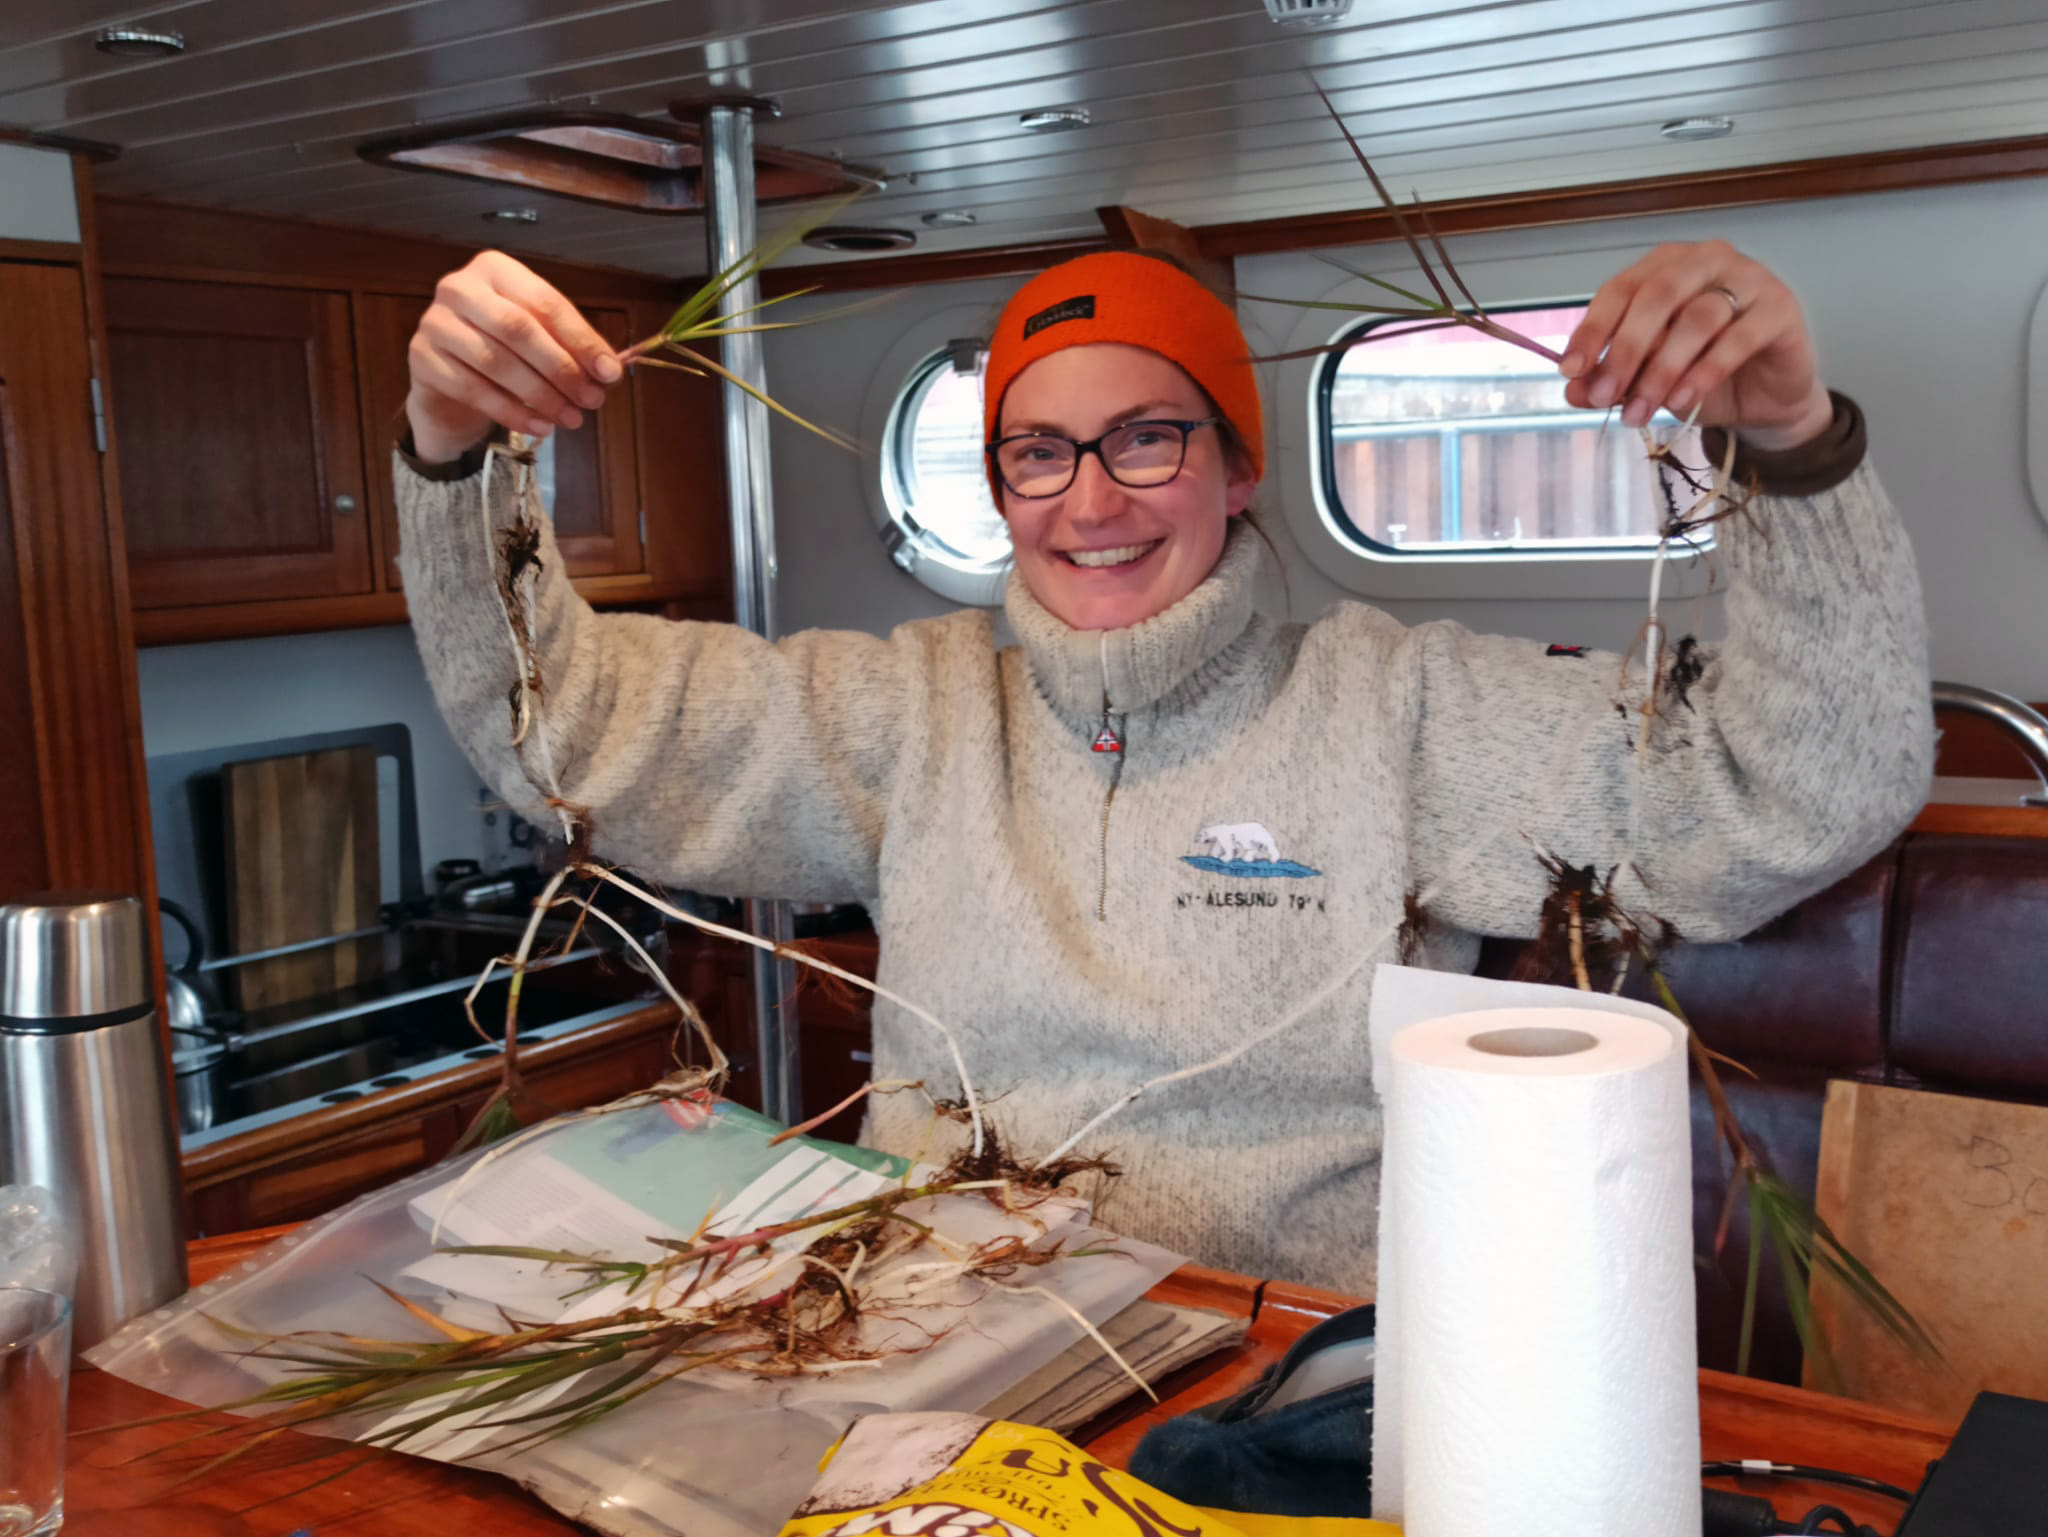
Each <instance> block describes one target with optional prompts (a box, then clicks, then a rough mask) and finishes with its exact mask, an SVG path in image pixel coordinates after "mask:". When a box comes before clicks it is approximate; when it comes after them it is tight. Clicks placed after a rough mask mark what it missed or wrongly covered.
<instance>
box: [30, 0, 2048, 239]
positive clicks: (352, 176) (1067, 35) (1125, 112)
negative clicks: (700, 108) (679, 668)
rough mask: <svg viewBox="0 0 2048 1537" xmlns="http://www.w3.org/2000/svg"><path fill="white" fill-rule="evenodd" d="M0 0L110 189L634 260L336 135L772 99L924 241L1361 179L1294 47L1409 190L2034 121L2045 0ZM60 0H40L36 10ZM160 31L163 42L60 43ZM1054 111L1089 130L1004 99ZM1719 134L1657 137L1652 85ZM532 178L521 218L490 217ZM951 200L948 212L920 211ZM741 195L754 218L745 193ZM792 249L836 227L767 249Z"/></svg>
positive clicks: (872, 219) (554, 201)
mask: <svg viewBox="0 0 2048 1537" xmlns="http://www.w3.org/2000/svg"><path fill="white" fill-rule="evenodd" d="M31 10H32V8H31V7H29V6H27V5H21V6H9V7H7V8H6V11H7V14H6V15H4V16H0V124H7V125H11V126H15V127H20V128H27V129H34V130H44V131H52V132H60V133H66V134H72V135H76V136H79V137H84V138H92V139H100V140H103V141H106V142H109V143H112V144H114V145H116V146H118V147H119V148H120V150H121V151H122V153H121V155H120V158H118V159H117V160H115V161H113V162H112V163H110V164H107V165H105V166H103V167H102V168H101V171H100V176H99V184H100V186H101V188H102V189H103V190H105V191H107V192H109V193H116V194H120V195H124V196H139V197H153V198H162V199H166V200H170V201H177V202H189V203H198V204H204V205H208V206H216V207H223V208H236V209H244V210H248V211H253V212H262V213H269V214H282V215H287V216H296V217H304V218H315V219H322V220H329V221H335V222H340V223H346V224H354V225H360V226H364V227H368V228H378V229H388V230H391V231H394V232H403V233H408V234H422V235H432V236H437V237H440V238H443V239H448V240H452V241H456V242H458V243H461V244H464V245H480V244H485V243H504V244H506V245H508V246H511V247H513V248H515V249H521V250H528V251H535V252H540V253H543V254H550V255H559V256H564V257H570V258H578V259H583V260H595V261H606V262H612V263H616V264H620V265H626V266H632V267H637V268H640V269H643V270H647V271H652V272H661V273H670V274H675V273H682V272H687V271H691V270H694V269H695V268H696V267H698V266H699V265H700V263H699V260H698V257H697V253H698V250H699V247H700V245H701V241H702V230H701V224H700V221H698V220H697V219H695V218H691V217H681V218H674V217H671V218H661V217H658V216H653V215H638V214H632V213H627V212H623V211H618V210H612V209H604V208H596V207H592V206H590V205H587V204H579V203H575V202H571V201H568V200H565V199H560V198H552V197H548V196H545V195H536V194H534V193H531V192H527V191H522V190H520V189H517V188H509V187H490V186H483V185H477V184H472V183H466V182H461V181H457V180H452V179H449V178H445V177H438V176H427V175H422V174H418V173H410V172H404V171H396V170H391V169H387V168H384V167H378V166H371V165H368V164H366V163H364V162H363V161H362V160H361V159H360V158H358V156H357V154H356V149H357V146H358V145H359V144H361V143H362V142H363V141H365V140H367V139H370V138H374V137H380V136H383V135H387V134H391V133H395V132H400V131H403V130H406V129H409V128H412V127H414V126H416V125H419V124H432V123H435V122H441V121H447V120H450V119H454V118H460V117H467V116H472V115H476V114H481V113H486V112H501V111H507V110H512V109H516V108H520V107H530V106H540V105H547V104H550V103H553V104H558V105H572V106H582V105H594V106H596V107H599V108H601V109H603V110H606V111H613V112H624V113H629V114H632V115H635V116H643V117H650V118H659V119H662V120H664V121H665V120H666V115H665V109H666V106H667V104H668V102H669V101H671V100H672V99H674V98H677V97H683V96H694V95H701V94H704V93H707V92H712V91H728V92H737V91H744V92H749V93H753V94H759V95H765V96H769V97H771V98H773V99H774V100H775V101H776V102H777V103H778V104H779V105H780V106H781V108H782V115H781V117H780V119H779V120H776V121H773V122H766V121H764V122H763V123H762V124H761V126H760V129H759V136H760V138H761V140H762V141H763V142H764V143H770V144H775V145H779V146H783V147H786V148H790V149H798V150H804V151H808V152H811V153H814V154H824V155H830V154H835V153H836V154H838V155H840V156H842V157H843V158H845V159H846V160H848V161H850V162H854V163H857V164H861V165H864V166H870V167H873V168H874V169H876V170H878V171H879V172H881V173H882V174H883V175H884V176H886V177H887V178H888V185H887V187H886V188H885V189H884V190H882V191H881V192H879V193H877V194H875V195H873V196H871V197H869V198H868V199H866V200H865V201H864V202H863V203H862V204H860V205H858V207H857V209H856V210H855V212H854V213H853V214H851V215H849V217H852V218H857V219H858V221H859V222H861V223H870V224H885V225H892V226H896V227H900V228H904V229H908V230H911V231H913V232H915V233H916V234H917V236H918V238H919V243H920V246H921V248H923V249H928V250H952V249H961V248H971V247H973V246H977V245H992V244H1002V243H1008V242H1011V241H1018V240H1037V239H1057V238H1065V237H1069V236H1075V235H1090V234H1094V233H1096V232H1097V231H1098V229H1099V226H1098V224H1097V222H1096V219H1095V216H1094V212H1093V210H1094V209H1095V208H1096V207H1097V206H1098V205H1100V204H1104V203H1111V202H1116V203H1129V204H1132V205H1134V206H1137V207H1141V208H1144V209H1146V210H1147V211H1148V212H1152V213H1156V214H1160V215H1162V216H1165V217H1169V218H1175V219H1179V220H1181V221H1183V222H1189V223H1199V224H1207V223H1223V222H1234V221H1238V220H1244V219H1251V218H1262V217H1281V216H1287V215H1294V214H1306V213H1317V212H1327V211H1332V210H1337V209H1343V208H1348V207H1357V206H1362V205H1364V204H1367V203H1369V202H1370V201H1371V199H1370V197H1369V194H1368V192H1367V188H1366V186H1365V183H1364V180H1363V178H1362V177H1361V176H1360V175H1359V173H1358V171H1357V169H1356V167H1355V165H1354V164H1353V163H1352V161H1351V158H1350V155H1349V152H1348V151H1347V150H1346V149H1345V147H1344V145H1343V142H1342V139H1341V138H1340V136H1339V135H1338V133H1337V131H1336V129H1335V126H1334V125H1333V124H1332V123H1331V121H1330V119H1329V117H1328V116H1327V114H1326V113H1325V111H1324V109H1323V107H1322V105H1321V103H1320V102H1319V101H1318V100H1317V99H1316V97H1315V95H1314V94H1313V92H1312V90H1311V88H1310V84H1309V72H1310V71H1313V72H1314V74H1315V77H1316V78H1317V79H1318V80H1320V81H1321V82H1322V83H1323V84H1324V86H1325V87H1326V88H1327V89H1328V90H1329V91H1330V93H1331V95H1332V97H1333V99H1334V100H1335V101H1336V103H1337V105H1338V107H1339V108H1340V110H1342V111H1343V112H1344V114H1345V118H1346V121H1347V123H1348V125H1349V126H1350V127H1351V129H1352V131H1353V132H1354V133H1356V134H1357V135H1358V136H1359V138H1360V139H1361V141H1362V142H1363V143H1364V144H1365V145H1366V147H1367V149H1368V150H1369V151H1370V152H1371V153H1372V155H1373V156H1374V160H1375V163H1376V164H1378V165H1379V166H1380V167H1381V169H1382V170H1383V172H1384V173H1386V175H1387V176H1388V179H1389V180H1390V181H1391V182H1393V183H1394V184H1395V185H1396V186H1397V187H1399V188H1400V189H1402V190H1409V189H1413V190H1415V191H1417V192H1419V193H1420V194H1421V195H1422V196H1425V197H1431V198H1441V197H1452V196H1473V195H1483V194H1488V193H1500V192H1521V191H1532V190H1537V189H1541V188H1544V187H1564V186H1574V185H1584V184H1589V183H1593V182H1600V181H1608V180H1617V179H1624V178H1630V177H1641V176H1655V175H1659V174H1672V175H1682V174H1689V173H1692V172H1697V171H1703V170H1713V169H1726V168H1731V167H1739V166H1743V165H1756V164H1764V163H1770V162H1774V161H1780V160H1790V159H1805V158H1809V157H1813V156H1820V155H1838V154H1842V155H1845V154H1854V153H1859V152H1867V151H1875V150H1886V149H1899V148H1908V147H1915V146H1925V145H1934V144H1944V143H1967V142H1976V141H1983V140H1990V139H1997V138H2007V137H2014V136H2021V135H2031V134H2040V133H2048V90H2044V89H2043V86H2044V83H2048V10H2044V8H2043V3H2042V0H1727V3H1723V4H1717V5H1693V4H1683V3H1678V0H1498V3H1493V4H1460V3H1450V0H1358V4H1357V5H1356V7H1355V9H1354V12H1353V16H1352V18H1351V19H1349V20H1348V21H1347V22H1346V23H1345V24H1343V25H1340V26H1337V27H1334V28H1328V29H1323V30H1318V31H1302V30H1296V29H1287V28H1280V27H1277V26H1275V25H1274V24H1273V23H1272V22H1271V21H1270V20H1269V19H1268V18H1267V16H1266V14H1265V11H1264V9H1263V6H1262V5H1261V4H1259V3H1257V0H976V3H975V4H973V5H961V4H959V3H958V0H919V3H913V4H888V3H872V0H871V3H856V4H844V3H841V4H832V3H827V0H709V3H677V0H601V3H579V0H383V3H376V0H188V3H184V4H171V5H157V6H154V7H144V8H137V7H133V6H122V5H113V4H102V3H98V0H71V3H67V4H65V5H63V6H61V7H60V8H48V7H36V8H33V12H34V13H33V14H31ZM59 10H61V12H62V14H61V15H58V14H55V13H56V12H57V11H59ZM111 22H121V23H130V22H134V23H140V24H146V25H151V26H156V27H164V28H172V29H175V30H177V31H179V32H181V33H183V35H184V37H185V39H186V42H187V50H186V52H185V53H184V54H183V55H181V56H179V57H177V58H173V59H168V60H163V61H140V62H138V61H135V60H131V59H119V58H112V57H108V56H107V55H105V54H102V53H100V52H99V51H97V50H96V49H95V48H94V47H93V46H92V38H93V34H94V33H95V31H96V30H97V29H98V28H99V27H100V26H102V25H105V24H108V23H111ZM1046 106H1080V107H1086V108H1087V109H1088V110H1089V112H1090V113H1091V115H1092V118H1093V121H1092V123H1091V124H1090V126H1088V127H1087V128H1083V129H1079V130H1075V131H1071V132H1066V133H1059V134H1052V135H1043V134H1032V133H1029V132H1027V131H1025V130H1024V129H1022V128H1021V127H1020V125H1019V124H1018V121H1017V119H1018V115H1019V114H1020V113H1022V112H1025V111H1028V110H1031V109H1034V108H1038V107H1046ZM1688 115H1717V116H1727V117H1731V118H1734V119H1735V121H1736V131H1735V132H1734V134H1732V135H1731V136H1729V137H1727V138H1723V139H1719V140H1713V141H1709V142H1705V143H1692V144H1674V143H1670V142H1668V141H1666V140H1665V139H1663V138H1662V137H1660V136H1659V135H1658V133H1657V128H1658V125H1659V124H1661V123H1663V122H1665V121H1667V120H1669V119H1671V118H1675V117H1681V116H1688ZM505 206H530V207H533V208H536V209H538V210H539V211H540V214H541V220H540V222H539V223H537V224H533V225H519V226H506V225H493V224H487V223H485V222H484V219H483V216H484V215H485V214H486V213H487V212H488V211H490V210H491V209H494V208H499V207H505ZM951 209H966V210H969V211H971V212H973V213H974V214H975V215H976V216H977V219H978V221H979V222H978V223H977V224H976V225H974V226H972V227H970V228H964V229H947V230H930V229H926V228H924V227H923V225H922V224H921V222H920V216H921V215H924V214H927V213H934V212H939V211H943V210H951ZM767 217H768V220H769V222H771V223H772V222H773V218H774V216H773V215H769V216H767ZM788 259H789V260H792V261H798V262H811V261H821V260H831V259H832V258H830V257H826V256H823V255H821V254H820V253H814V252H808V251H805V252H797V253H792V256H791V257H790V258H788Z"/></svg>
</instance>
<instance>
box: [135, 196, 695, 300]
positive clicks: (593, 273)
mask: <svg viewBox="0 0 2048 1537" xmlns="http://www.w3.org/2000/svg"><path fill="white" fill-rule="evenodd" d="M97 213H98V217H99V239H100V263H101V265H102V267H103V268H104V269H105V270H106V271H108V272H111V273H114V274H116V275H117V276H122V277H199V278H212V279H218V280H242V281H250V282H262V283H279V284H286V285H292V286H323V287H333V288H360V289H375V290H379V291H383V292H406V293H431V292H432V291H433V287H434V284H435V282H436V281H437V280H438V279H439V278H440V277H441V275H442V274H443V273H446V272H449V271H452V270H453V269H454V268H456V267H459V266H461V265H462V264H463V263H464V262H466V261H468V260H469V258H470V257H471V256H472V255H474V254H475V250H476V249H477V248H480V247H482V246H485V245H488V244H491V243H492V242H489V241H482V240H480V241H478V242H477V246H476V247H464V246H461V245H457V244H455V243H454V242H452V241H445V240H433V239H428V238H426V237H423V236H416V235H394V234H390V233H387V232H385V231H381V230H374V229H364V228H361V227H359V226H349V225H339V224H321V223H316V222H314V221H312V220H309V219H280V218H275V217H271V216H269V215H264V214H246V213H235V212H231V211H229V210H226V209H219V208H194V207H190V206H187V205H184V204H178V203H159V202H155V201H153V200H149V199H143V198H117V197H103V198H100V199H98V200H97ZM515 254H517V255H519V259H520V260H521V261H523V262H525V263H526V264H527V265H528V266H530V267H532V268H533V269H534V271H536V272H538V273H539V274H540V275H541V276H542V277H544V278H546V279H547V280H548V281H549V282H550V283H553V284H554V285H555V286H556V287H557V288H560V289H562V290H563V292H565V293H568V294H571V295H573V296H575V297H576V298H578V299H584V300H590V299H619V300H635V299H651V300H657V301H663V302H674V301H676V300H678V299H679V297H680V295H681V294H682V293H683V292H685V291H686V290H684V289H682V288H680V287H679V285H678V284H677V283H676V282H675V281H674V280H673V279H669V278H664V277H659V276H657V275H655V274H652V273H646V272H628V271H626V270H624V269H622V268H617V267H607V266H603V265H600V264H597V263H583V262H564V261H558V260H554V259H551V258H548V257H544V256H533V255H527V254H525V253H515Z"/></svg>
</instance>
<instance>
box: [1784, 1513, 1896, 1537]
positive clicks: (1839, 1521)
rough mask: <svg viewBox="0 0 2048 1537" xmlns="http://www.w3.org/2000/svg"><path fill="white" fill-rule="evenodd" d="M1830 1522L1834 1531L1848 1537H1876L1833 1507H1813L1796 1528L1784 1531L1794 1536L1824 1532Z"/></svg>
mask: <svg viewBox="0 0 2048 1537" xmlns="http://www.w3.org/2000/svg"><path fill="white" fill-rule="evenodd" d="M1830 1521H1832V1522H1834V1523H1835V1526H1834V1529H1835V1530H1836V1531H1838V1532H1846V1533H1848V1537H1877V1533H1875V1532H1873V1531H1872V1530H1871V1529H1870V1528H1869V1527H1867V1526H1863V1525H1861V1524H1860V1523H1858V1522H1857V1521H1855V1520H1854V1519H1852V1518H1851V1517H1850V1516H1849V1514H1848V1513H1847V1512H1846V1511H1843V1510H1840V1509H1838V1508H1836V1507H1835V1506H1833V1505H1816V1506H1814V1507H1813V1509H1811V1510H1809V1511H1808V1512H1807V1513H1806V1519H1805V1520H1803V1521H1801V1522H1800V1523H1799V1524H1798V1525H1797V1526H1794V1527H1788V1528H1787V1529H1786V1530H1788V1531H1790V1532H1793V1533H1795V1534H1796V1533H1806V1532H1824V1531H1826V1530H1828V1527H1827V1524H1826V1523H1828V1522H1830Z"/></svg>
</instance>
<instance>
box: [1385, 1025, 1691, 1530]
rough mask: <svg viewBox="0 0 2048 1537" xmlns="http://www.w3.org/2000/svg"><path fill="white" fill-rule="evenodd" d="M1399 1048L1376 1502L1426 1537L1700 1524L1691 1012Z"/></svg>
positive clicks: (1395, 1044) (1427, 1040) (1437, 1037)
mask: <svg viewBox="0 0 2048 1537" xmlns="http://www.w3.org/2000/svg"><path fill="white" fill-rule="evenodd" d="M1390 1055H1391V1073H1392V1081H1391V1083H1389V1084H1387V1085H1384V1086H1383V1093H1384V1098H1385V1100H1386V1109H1387V1117H1386V1125H1387V1133H1386V1155H1385V1167H1384V1172H1383V1184H1382V1192H1381V1202H1382V1218H1381V1252H1380V1271H1381V1312H1380V1318H1379V1324H1380V1331H1381V1334H1380V1352H1381V1362H1382V1366H1381V1382H1380V1393H1379V1395H1378V1399H1377V1403H1376V1409H1375V1415H1376V1419H1380V1420H1385V1419H1386V1417H1388V1416H1393V1417H1394V1419H1393V1422H1392V1423H1391V1424H1388V1425H1386V1426H1385V1432H1386V1433H1385V1434H1383V1436H1382V1437H1381V1439H1380V1440H1379V1442H1377V1443H1376V1445H1375V1448H1374V1476H1375V1488H1374V1514H1375V1515H1378V1516H1380V1517H1382V1519H1394V1520H1399V1521H1400V1522H1401V1523H1402V1524H1403V1525H1404V1527H1405V1528H1406V1530H1407V1532H1408V1534H1409V1537H1496V1534H1499V1533H1503V1532H1513V1533H1515V1534H1516V1537H1696V1534H1697V1533H1698V1532H1699V1530H1700V1482H1699V1461H1700V1440H1699V1388H1698V1380H1697V1354H1696V1349H1695V1345H1694V1332H1693V1331H1694V1323H1693V1261H1692V1190H1691V1151H1690V1130H1689V1118H1688V1110H1687V1101H1686V1076H1685V1051H1684V1042H1683V1038H1682V1036H1681V1035H1680V1034H1679V1033H1678V1031H1677V1029H1676V1027H1675V1022H1671V1023H1665V1022H1662V1021H1657V1020H1644V1019H1637V1018H1629V1017H1625V1016H1621V1015H1617V1014H1613V1013H1609V1012H1605V1011H1599V1012H1596V1011H1593V1010H1587V1009H1581V1008H1556V1009H1548V1008H1545V1009H1528V1008H1516V1009H1497V1010H1486V1011H1483V1012H1479V1013H1468V1014H1456V1015H1450V1016H1447V1017H1444V1018H1439V1019H1433V1020H1428V1021H1426V1022H1424V1023H1421V1024H1417V1025H1412V1026H1410V1027H1408V1028H1407V1029H1406V1030H1403V1031H1402V1032H1400V1033H1399V1034H1398V1035H1395V1036H1394V1037H1393V1041H1392V1048H1391V1054H1390ZM1390 1303H1391V1304H1392V1305H1391V1306H1389V1304H1390ZM1389 1357H1391V1360H1389ZM1390 1464H1391V1465H1390Z"/></svg>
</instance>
